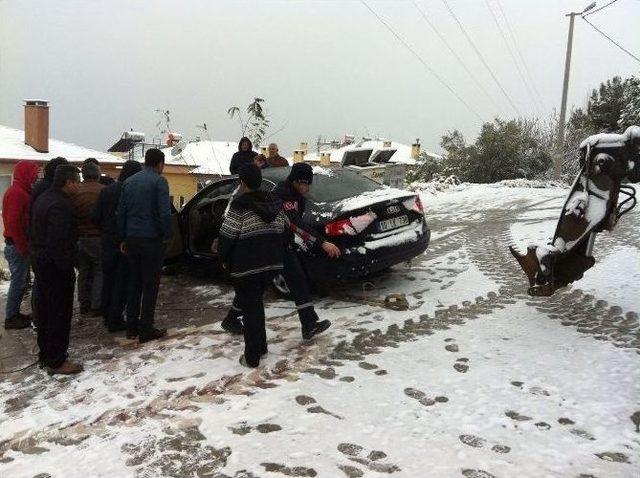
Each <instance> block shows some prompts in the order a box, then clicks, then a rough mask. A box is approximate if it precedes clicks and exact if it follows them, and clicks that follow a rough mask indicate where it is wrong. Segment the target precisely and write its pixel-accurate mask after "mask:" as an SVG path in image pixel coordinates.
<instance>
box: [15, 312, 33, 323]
mask: <svg viewBox="0 0 640 478" xmlns="http://www.w3.org/2000/svg"><path fill="white" fill-rule="evenodd" d="M18 317H21V318H23V319H24V320H28V321H29V322H32V321H33V317H31V315H29V314H23V313H22V312H18Z"/></svg>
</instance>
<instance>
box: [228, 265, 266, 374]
mask: <svg viewBox="0 0 640 478" xmlns="http://www.w3.org/2000/svg"><path fill="white" fill-rule="evenodd" d="M272 277H273V274H270V273H261V274H255V275H250V276H246V277H242V278H240V279H233V287H234V289H235V293H236V299H237V303H238V304H239V306H240V308H241V309H242V317H243V319H244V358H245V360H246V361H247V364H248V365H250V366H251V367H257V366H258V365H259V364H260V356H261V355H262V354H266V353H267V330H266V327H265V323H264V302H263V296H264V291H265V289H266V288H267V286H268V285H269V283H270V281H271V278H272Z"/></svg>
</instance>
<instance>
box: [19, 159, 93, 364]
mask: <svg viewBox="0 0 640 478" xmlns="http://www.w3.org/2000/svg"><path fill="white" fill-rule="evenodd" d="M79 183H80V175H79V174H78V168H76V167H75V166H71V165H62V166H58V167H57V168H56V170H55V175H54V179H53V184H52V186H51V187H50V188H49V189H48V190H46V191H45V192H43V193H42V194H41V195H40V196H39V197H38V198H37V199H36V202H35V204H34V206H33V216H32V226H31V241H30V249H31V255H32V258H33V266H34V271H35V274H36V280H37V281H38V289H37V295H38V297H37V300H36V308H37V315H38V347H39V348H40V354H39V361H40V363H41V364H42V365H43V366H45V367H47V371H48V373H49V374H50V375H53V374H64V375H69V374H76V373H79V372H81V371H82V370H83V368H82V365H81V364H79V363H74V362H70V361H69V360H67V349H68V348H69V332H70V329H71V315H72V313H73V292H74V287H75V280H76V275H75V271H74V268H73V267H74V262H75V256H76V241H77V236H78V232H77V226H76V217H75V212H74V208H73V203H72V201H71V196H72V195H73V194H74V193H75V192H76V190H77V188H78V184H79Z"/></svg>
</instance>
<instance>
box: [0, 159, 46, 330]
mask: <svg viewBox="0 0 640 478" xmlns="http://www.w3.org/2000/svg"><path fill="white" fill-rule="evenodd" d="M39 169H40V168H39V167H38V165H37V164H36V163H35V162H33V161H20V162H18V164H16V167H15V168H14V170H13V182H12V183H11V186H10V187H9V189H7V191H6V192H5V193H4V196H3V198H2V221H3V223H4V242H5V246H4V257H5V258H6V259H7V263H8V264H9V271H10V272H11V283H10V284H9V292H8V294H7V309H6V311H7V313H6V315H5V318H4V328H5V329H24V328H25V327H29V326H30V325H31V317H29V316H28V315H24V314H21V313H20V304H21V303H22V299H23V297H24V292H25V290H26V288H27V275H28V274H29V246H28V243H27V232H28V230H29V217H30V214H29V210H30V206H31V204H30V203H31V198H30V196H29V194H30V193H31V187H32V186H33V183H34V182H35V181H36V179H38V170H39Z"/></svg>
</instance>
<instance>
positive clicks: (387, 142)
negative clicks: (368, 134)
mask: <svg viewBox="0 0 640 478" xmlns="http://www.w3.org/2000/svg"><path fill="white" fill-rule="evenodd" d="M382 147H383V148H390V147H391V141H388V140H386V139H385V140H384V141H383V142H382Z"/></svg>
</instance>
